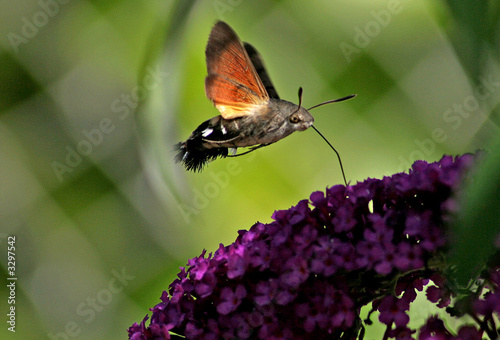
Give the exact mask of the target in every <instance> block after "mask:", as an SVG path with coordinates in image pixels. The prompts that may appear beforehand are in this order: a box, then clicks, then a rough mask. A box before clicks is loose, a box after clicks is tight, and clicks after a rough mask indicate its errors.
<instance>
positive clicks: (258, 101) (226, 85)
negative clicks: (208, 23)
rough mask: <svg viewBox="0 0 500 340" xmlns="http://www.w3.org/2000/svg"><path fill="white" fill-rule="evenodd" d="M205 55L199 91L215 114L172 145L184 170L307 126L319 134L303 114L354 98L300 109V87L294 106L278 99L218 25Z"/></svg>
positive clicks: (247, 53)
mask: <svg viewBox="0 0 500 340" xmlns="http://www.w3.org/2000/svg"><path fill="white" fill-rule="evenodd" d="M205 54H206V63H207V71H208V75H207V77H206V78H205V93H206V95H207V97H208V99H210V100H211V101H212V103H213V104H214V105H215V107H216V108H217V109H218V110H219V111H220V115H219V116H216V117H213V118H212V119H209V120H207V121H205V122H203V123H201V124H200V126H198V127H197V128H196V130H194V131H193V133H192V134H191V136H189V138H188V139H187V140H186V141H184V142H181V143H178V144H176V145H175V150H176V151H177V155H176V157H175V160H176V162H180V163H182V164H183V165H184V166H185V167H186V169H187V170H193V171H201V170H202V169H203V167H204V166H205V164H207V163H208V162H210V161H212V160H215V159H217V158H218V157H228V156H229V157H230V156H241V155H243V154H245V153H248V152H251V151H253V150H255V149H258V148H261V147H264V146H267V145H269V144H272V143H275V142H277V141H278V140H280V139H282V138H285V137H286V136H288V135H290V134H291V133H293V132H295V131H303V130H306V129H307V128H309V127H311V126H312V127H313V128H314V129H315V130H316V131H317V132H318V133H319V131H318V130H317V129H316V128H315V127H314V126H313V122H314V118H313V116H312V115H311V114H310V113H309V111H308V110H311V109H312V108H315V107H318V106H320V105H324V104H327V103H332V102H338V101H342V100H346V99H350V98H352V97H354V95H351V96H347V97H344V98H340V99H337V100H331V101H328V102H324V103H321V104H319V105H316V106H314V107H312V108H309V109H308V110H306V109H305V108H304V107H302V106H301V101H302V88H300V89H299V105H295V104H293V103H291V102H289V101H286V100H282V99H280V97H279V96H278V93H277V92H276V90H275V88H274V86H273V84H272V82H271V79H270V78H269V75H268V74H267V72H266V69H265V68H264V63H263V61H262V58H261V56H260V54H259V53H258V52H257V50H256V49H255V48H254V47H253V46H252V45H250V44H249V43H246V42H244V43H243V42H242V41H241V40H240V38H239V37H238V35H237V34H236V32H235V31H234V30H233V29H232V28H231V27H230V26H229V25H228V24H226V23H225V22H223V21H219V22H217V23H216V24H215V26H214V27H213V28H212V31H211V33H210V36H209V39H208V43H207V47H206V51H205ZM320 135H321V133H320ZM321 137H323V135H321ZM323 138H324V139H325V137H323ZM325 141H326V139H325ZM327 143H328V144H329V145H330V146H331V144H330V143H329V142H328V141H327ZM241 147H251V148H250V150H249V151H246V152H243V153H240V154H237V155H236V154H233V155H230V154H229V150H231V151H233V152H234V153H235V152H236V149H237V148H241ZM331 147H332V148H333V146H331ZM334 150H335V149H334ZM335 152H336V153H337V151H336V150H335ZM337 156H338V153H337ZM339 160H340V157H339ZM341 167H342V163H341ZM342 173H343V170H342ZM344 181H345V176H344Z"/></svg>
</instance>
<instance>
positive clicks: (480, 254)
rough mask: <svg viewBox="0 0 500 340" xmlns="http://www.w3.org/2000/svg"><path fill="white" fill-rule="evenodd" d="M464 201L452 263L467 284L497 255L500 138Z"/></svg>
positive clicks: (494, 144) (473, 181)
mask: <svg viewBox="0 0 500 340" xmlns="http://www.w3.org/2000/svg"><path fill="white" fill-rule="evenodd" d="M463 198H464V199H463V205H462V211H461V213H460V215H459V217H458V221H457V224H456V228H455V232H456V237H457V238H456V243H455V248H454V257H453V259H452V262H453V263H456V264H457V272H456V279H457V280H458V282H459V283H462V284H465V283H467V282H468V281H469V279H471V278H472V277H473V276H474V275H475V274H476V273H477V271H478V270H480V269H481V266H482V264H484V263H485V261H486V260H487V259H488V257H489V256H491V255H492V254H493V253H494V251H495V240H496V237H497V235H498V234H499V233H500V136H499V137H498V138H497V139H496V140H495V141H494V142H493V143H492V144H491V147H490V149H489V151H488V154H487V155H486V158H485V160H484V161H483V163H482V164H481V165H480V167H479V168H478V169H477V171H476V173H475V174H474V175H473V178H472V181H470V184H469V186H468V187H467V188H466V190H465V192H464V196H463Z"/></svg>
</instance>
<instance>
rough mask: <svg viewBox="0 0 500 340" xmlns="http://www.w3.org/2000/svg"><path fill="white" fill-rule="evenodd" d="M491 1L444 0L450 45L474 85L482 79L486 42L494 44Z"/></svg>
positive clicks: (485, 58)
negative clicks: (451, 24) (479, 78)
mask: <svg viewBox="0 0 500 340" xmlns="http://www.w3.org/2000/svg"><path fill="white" fill-rule="evenodd" d="M490 3H491V1H474V0H464V1H455V0H446V4H447V5H448V7H449V9H450V13H451V18H452V19H453V22H454V24H453V26H452V28H451V31H450V32H449V36H450V41H451V43H452V45H453V47H454V48H455V50H456V52H457V55H458V57H459V59H460V61H461V63H462V65H463V66H464V68H465V69H466V70H467V72H468V74H469V76H470V77H471V79H473V81H477V79H478V77H479V76H480V75H481V73H482V71H483V68H484V65H485V63H486V60H487V58H488V53H487V52H488V49H489V44H488V42H492V41H493V35H494V34H495V31H494V27H496V25H495V22H494V21H496V20H497V19H498V16H497V15H492V11H493V9H494V7H495V6H493V5H492V4H490Z"/></svg>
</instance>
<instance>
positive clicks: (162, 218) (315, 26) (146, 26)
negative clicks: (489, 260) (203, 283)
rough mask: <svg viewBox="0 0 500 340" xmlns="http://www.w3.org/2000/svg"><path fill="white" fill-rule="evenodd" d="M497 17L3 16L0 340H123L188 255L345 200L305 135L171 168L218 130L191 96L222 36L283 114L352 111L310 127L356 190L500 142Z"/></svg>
mask: <svg viewBox="0 0 500 340" xmlns="http://www.w3.org/2000/svg"><path fill="white" fill-rule="evenodd" d="M498 7H499V5H498V2H497V1H481V2H477V1H452V0H449V1H434V0H432V1H431V0H429V1H410V0H401V1H397V0H385V1H373V0H371V1H368V0H364V1H362V0H356V1H352V0H349V1H347V0H341V1H331V0H323V1H309V2H305V1H300V0H290V1H260V0H259V1H250V0H213V1H212V0H210V1H208V0H207V1H187V0H180V1H171V0H164V1H158V0H149V1H136V0H135V1H132V0H114V1H105V2H99V1H68V0H65V1H62V0H59V1H56V0H41V1H27V0H20V1H1V2H0V38H1V39H0V44H1V45H0V164H1V166H0V171H1V172H0V192H1V194H0V223H1V231H0V247H1V248H0V254H1V255H0V256H1V257H0V258H1V260H0V263H1V270H2V277H4V278H5V277H6V276H7V274H8V273H7V255H6V253H7V236H10V235H14V236H16V257H17V258H16V274H15V275H16V277H17V278H18V281H17V290H16V307H17V309H16V313H17V314H16V321H17V324H16V333H15V335H14V334H12V333H11V332H9V331H7V327H8V325H7V324H6V320H7V316H6V313H7V312H8V305H7V297H8V294H9V292H8V290H7V288H6V285H7V283H8V282H7V280H6V279H5V280H4V281H3V282H1V284H0V287H1V288H0V306H1V313H0V314H1V315H3V317H2V318H0V319H1V320H2V323H1V325H2V326H1V327H0V338H6V337H7V336H10V337H11V338H14V337H17V338H19V339H21V338H23V339H43V338H51V337H52V338H55V339H72V338H80V339H104V338H106V339H120V338H125V337H126V336H127V335H126V329H127V328H128V327H129V326H130V325H131V324H132V323H134V322H136V321H140V320H142V318H143V317H144V315H145V314H146V313H148V312H149V311H148V308H150V307H153V306H154V305H155V304H156V303H157V302H159V297H160V295H161V292H162V290H164V289H166V287H167V286H168V284H169V283H170V282H171V281H172V280H173V279H174V278H175V275H176V273H177V272H178V268H179V266H184V265H185V264H186V262H187V259H188V258H192V257H194V256H198V255H199V254H200V253H201V251H202V250H203V249H207V250H208V251H209V252H210V251H214V250H216V249H217V247H218V245H219V243H224V244H228V243H231V242H232V241H233V240H234V239H235V237H236V235H237V231H238V230H239V229H248V228H249V227H250V226H251V225H252V224H253V223H255V222H256V221H262V222H269V221H270V216H271V214H272V213H273V211H274V210H276V209H286V208H289V207H290V206H292V205H294V204H296V203H297V201H299V200H301V199H304V198H308V197H309V195H310V193H311V192H312V191H315V190H324V189H325V187H327V186H332V185H335V184H339V183H342V177H341V173H340V170H339V165H338V162H337V160H336V157H335V154H334V153H333V152H332V151H331V150H330V149H329V148H328V146H327V145H326V144H325V143H324V142H323V141H322V140H321V139H320V138H319V136H317V135H316V134H315V133H314V131H312V130H308V131H305V132H301V133H296V134H293V135H292V136H290V137H288V138H286V139H284V140H283V141H280V142H279V143H277V144H274V145H272V146H270V147H268V148H264V149H261V150H259V151H256V152H254V153H252V154H250V155H248V156H244V157H241V158H234V159H224V160H218V161H215V162H214V163H212V164H210V165H209V166H208V167H207V168H206V170H205V171H204V172H202V173H199V174H198V173H196V174H195V173H188V172H186V171H185V170H184V169H183V168H182V167H181V166H179V165H178V164H174V163H173V161H172V159H173V153H172V151H171V148H172V145H173V144H174V143H176V142H178V141H181V140H184V139H186V138H187V137H188V136H189V134H190V133H191V131H192V130H193V129H194V128H196V127H197V126H198V124H199V123H201V122H202V121H204V120H206V119H208V118H210V117H212V116H215V115H217V114H218V112H217V111H216V109H215V108H214V107H213V106H212V105H211V103H210V102H209V101H208V100H207V99H206V97H205V92H204V78H205V75H206V68H205V60H204V50H205V45H206V42H207V38H208V34H209V32H210V29H211V27H212V26H213V24H214V23H215V22H216V21H217V20H224V21H226V22H228V23H229V24H230V25H231V26H232V27H233V28H234V29H235V30H236V32H237V33H238V34H239V36H240V37H241V38H242V40H244V41H249V42H250V43H252V44H253V45H254V46H255V47H256V48H257V49H259V51H260V53H261V54H262V55H263V57H264V60H265V62H266V65H267V68H268V72H269V74H270V76H271V78H272V80H273V82H274V85H275V86H276V89H277V90H278V93H279V94H280V96H281V98H283V99H287V100H290V101H293V102H297V89H298V88H299V86H302V87H303V88H304V95H303V99H304V106H305V107H310V106H312V105H314V104H317V103H319V102H322V101H325V100H329V99H335V98H338V97H342V96H345V95H349V94H352V93H356V94H358V97H357V98H355V99H353V100H351V101H348V102H343V103H339V104H333V105H329V106H325V107H322V108H318V109H316V110H314V111H312V113H313V114H314V116H315V119H316V122H315V125H316V126H317V127H318V128H319V129H320V130H321V131H322V132H323V134H324V135H325V136H326V137H327V138H329V140H330V142H332V143H333V145H334V146H335V147H336V148H337V150H338V151H339V152H340V154H341V156H342V160H343V163H344V167H345V171H346V176H347V178H348V180H350V181H351V183H356V182H357V181H362V180H364V179H366V178H367V177H381V176H384V175H390V174H393V173H395V172H399V171H404V170H406V169H407V168H408V167H409V166H410V164H411V163H412V162H413V161H414V160H416V159H425V160H428V161H436V160H438V159H440V158H441V156H442V155H443V154H461V153H464V152H469V151H474V150H476V149H477V148H483V147H486V146H487V144H488V141H489V140H490V139H491V138H492V137H493V136H494V135H495V134H497V133H498V121H499V108H498V102H499V99H500V91H498V89H500V64H499V63H498V60H499V59H498V56H499V53H500V49H499V31H500V28H499V25H498V19H499V16H500V13H499V8H498ZM413 312H415V311H413ZM416 314H417V317H415V318H413V319H412V320H414V321H415V320H416V321H419V322H421V321H423V320H424V318H425V317H426V315H427V311H425V310H417V311H416ZM377 331H378V330H377V329H376V327H373V328H368V329H367V335H366V337H365V338H367V339H372V338H379V336H378V335H377V334H378V333H377Z"/></svg>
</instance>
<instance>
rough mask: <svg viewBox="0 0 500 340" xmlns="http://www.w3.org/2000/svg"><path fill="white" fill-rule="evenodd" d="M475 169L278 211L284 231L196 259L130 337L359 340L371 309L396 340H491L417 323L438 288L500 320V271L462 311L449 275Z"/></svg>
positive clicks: (261, 230)
mask: <svg viewBox="0 0 500 340" xmlns="http://www.w3.org/2000/svg"><path fill="white" fill-rule="evenodd" d="M474 161H475V156H474V155H463V156H460V157H456V158H453V157H450V156H445V157H443V158H442V159H441V160H440V161H439V162H436V163H431V164H429V163H427V162H424V161H417V162H415V163H414V164H413V167H412V169H411V170H410V172H409V173H408V174H407V173H399V174H395V175H393V176H391V177H384V178H383V179H381V180H380V179H367V180H366V181H364V182H362V183H358V184H356V185H353V186H348V187H345V186H342V185H337V186H333V187H331V188H328V189H327V190H326V192H319V191H318V192H314V193H312V195H311V196H310V200H303V201H300V202H299V203H298V204H297V205H296V206H294V207H292V208H290V209H288V210H281V211H276V212H275V213H274V215H273V219H274V221H273V222H271V223H269V224H262V223H256V224H255V225H253V226H252V227H251V228H250V230H248V231H240V232H239V236H238V238H237V239H236V241H235V242H234V243H233V244H231V245H229V246H226V247H224V246H223V245H220V247H219V249H218V250H217V251H216V252H215V253H214V254H213V255H212V254H209V255H208V256H205V255H206V253H205V252H203V253H202V254H201V256H199V257H196V258H194V259H191V260H189V261H188V269H187V270H186V269H185V268H181V271H180V273H179V274H178V278H177V279H176V280H174V282H172V284H170V286H169V289H168V292H164V293H163V295H162V296H161V301H162V302H161V303H159V304H158V305H156V306H155V307H154V308H153V309H152V312H153V313H152V316H151V322H150V324H149V326H147V325H146V321H147V319H148V316H146V317H145V318H144V320H143V321H142V322H141V323H140V324H137V323H135V324H134V325H133V326H132V327H130V329H129V330H128V332H129V338H130V339H134V340H140V339H171V338H176V335H175V334H179V335H182V336H184V337H186V338H187V339H354V338H356V337H358V336H362V334H363V333H364V326H363V324H364V323H365V324H369V322H368V321H369V320H364V322H363V320H361V317H360V310H361V308H362V307H363V306H365V305H369V304H371V307H372V310H371V312H370V315H371V313H372V312H374V311H378V312H379V321H380V322H381V323H383V324H385V325H386V326H387V330H386V333H385V335H384V338H386V339H387V338H397V339H412V338H415V336H416V334H419V335H418V338H419V339H481V337H482V336H483V335H484V332H485V329H486V328H484V327H482V328H481V327H480V328H476V327H474V326H465V327H462V328H461V329H460V330H459V331H458V333H456V334H453V333H451V332H450V331H449V330H447V329H446V327H445V326H444V323H443V321H441V320H440V319H439V318H438V317H435V316H433V317H431V318H430V319H429V320H428V321H427V323H426V324H425V325H424V326H423V327H422V328H421V329H420V331H419V332H418V333H417V330H414V329H410V328H409V327H408V322H409V316H408V314H407V313H408V311H409V310H410V305H411V303H412V302H413V301H414V300H415V298H416V295H417V291H422V290H423V289H424V288H426V285H427V288H426V295H427V298H428V300H429V301H431V302H433V303H436V304H437V305H438V306H439V307H447V308H448V309H449V310H450V311H454V312H455V314H457V315H458V314H460V313H461V315H463V314H465V313H467V314H469V315H474V316H475V317H476V318H478V319H479V318H481V320H483V322H488V321H489V320H493V319H494V317H493V315H494V314H495V313H496V315H497V316H498V315H499V313H500V290H499V289H498V287H499V285H500V271H498V270H495V269H492V268H490V271H489V272H488V275H486V274H485V275H486V276H484V281H483V282H484V284H482V285H481V286H480V287H481V289H486V287H488V288H489V291H488V293H487V294H486V295H483V294H477V293H478V291H475V292H474V293H476V295H474V296H477V297H479V298H477V299H472V300H471V299H469V300H468V302H467V301H464V300H465V299H462V300H460V301H457V303H456V304H455V306H454V307H452V306H451V305H450V303H451V301H452V297H453V296H454V295H453V291H452V290H451V289H450V287H449V286H448V285H447V282H446V280H445V279H444V274H443V270H444V269H443V266H442V265H439V264H440V263H441V264H442V257H443V254H445V253H446V250H447V248H448V246H449V237H447V229H446V224H447V223H446V222H447V221H448V220H449V219H451V218H452V215H453V213H454V212H455V211H456V210H457V209H458V206H457V201H456V198H455V196H454V195H453V194H454V193H455V192H456V191H457V190H458V189H459V188H460V184H461V182H462V181H463V178H464V176H465V175H466V174H467V170H468V169H470V168H471V167H472V165H473V163H474ZM439 261H441V262H439ZM465 296H467V295H465ZM460 302H462V305H461V306H466V307H463V308H459V306H458V304H459V303H460ZM490 328H491V327H490Z"/></svg>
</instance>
